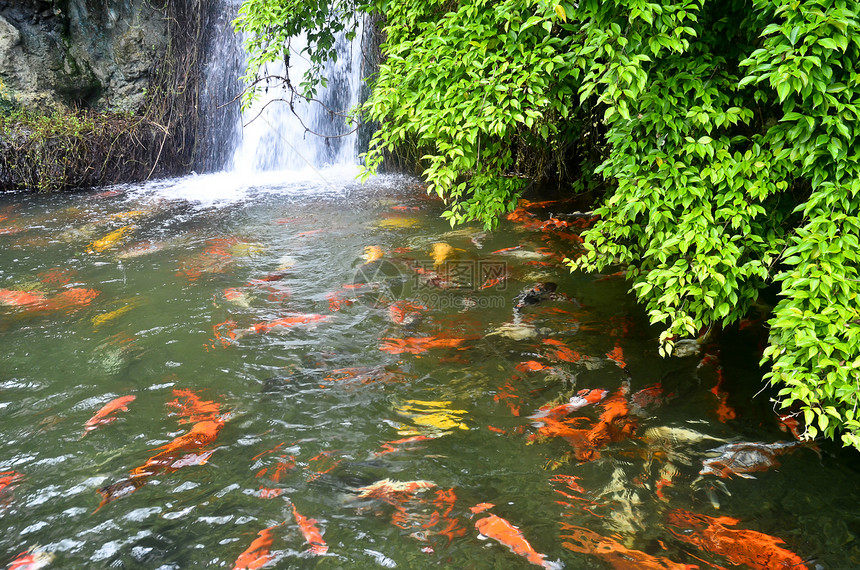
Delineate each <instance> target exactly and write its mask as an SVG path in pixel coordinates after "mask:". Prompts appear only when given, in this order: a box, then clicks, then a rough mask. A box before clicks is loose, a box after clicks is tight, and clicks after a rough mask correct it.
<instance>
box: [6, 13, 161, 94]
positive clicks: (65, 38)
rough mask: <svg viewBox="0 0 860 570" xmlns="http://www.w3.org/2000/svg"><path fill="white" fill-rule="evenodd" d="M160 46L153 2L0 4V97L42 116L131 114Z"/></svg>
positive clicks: (159, 26) (156, 15) (143, 90)
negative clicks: (83, 111) (57, 112)
mask: <svg viewBox="0 0 860 570" xmlns="http://www.w3.org/2000/svg"><path fill="white" fill-rule="evenodd" d="M167 46H168V21H167V18H166V17H165V12H164V6H159V3H158V2H153V1H149V0H51V1H44V0H11V1H10V0H0V98H2V99H3V100H5V103H6V104H7V105H8V104H9V103H10V102H15V103H18V104H19V105H21V106H23V107H26V108H30V109H41V110H46V109H58V108H60V109H62V108H68V107H74V108H94V109H99V110H106V109H111V110H137V109H139V108H140V107H141V106H142V105H143V103H144V100H145V97H146V91H147V88H148V86H149V84H150V80H151V79H152V77H153V74H154V67H155V66H156V64H157V62H158V61H159V60H160V59H161V57H162V55H163V53H164V51H165V49H166V48H167Z"/></svg>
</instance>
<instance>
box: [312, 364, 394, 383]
mask: <svg viewBox="0 0 860 570" xmlns="http://www.w3.org/2000/svg"><path fill="white" fill-rule="evenodd" d="M404 376H405V374H404V373H403V371H402V370H399V369H394V370H389V369H388V368H386V367H384V366H357V367H354V368H337V369H335V370H332V371H331V372H329V375H328V376H326V377H325V378H324V380H325V381H326V382H338V383H342V384H348V385H352V384H361V385H365V386H366V385H368V384H375V383H376V382H382V383H384V384H390V383H395V382H405V380H404V379H403V377H404Z"/></svg>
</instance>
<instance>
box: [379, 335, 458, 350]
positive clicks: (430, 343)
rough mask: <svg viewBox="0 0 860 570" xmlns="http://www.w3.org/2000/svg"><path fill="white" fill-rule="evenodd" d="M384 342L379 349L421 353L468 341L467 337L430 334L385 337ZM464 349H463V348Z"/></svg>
mask: <svg viewBox="0 0 860 570" xmlns="http://www.w3.org/2000/svg"><path fill="white" fill-rule="evenodd" d="M380 340H383V341H384V342H383V343H382V344H380V345H379V350H383V351H385V352H390V353H391V354H403V353H404V352H406V353H409V354H421V353H423V352H427V351H428V350H429V349H431V348H458V347H460V345H461V344H463V343H464V342H466V340H467V339H465V338H439V337H436V336H430V337H425V338H420V337H408V338H383V339H380ZM461 350H462V349H461Z"/></svg>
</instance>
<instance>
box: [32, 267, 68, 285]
mask: <svg viewBox="0 0 860 570" xmlns="http://www.w3.org/2000/svg"><path fill="white" fill-rule="evenodd" d="M76 274H77V271H76V270H74V269H61V268H59V267H55V268H54V269H49V270H48V271H43V272H41V273H39V275H38V277H39V281H41V282H42V283H45V284H47V285H68V284H69V283H71V281H72V278H73V277H74V276H75V275H76Z"/></svg>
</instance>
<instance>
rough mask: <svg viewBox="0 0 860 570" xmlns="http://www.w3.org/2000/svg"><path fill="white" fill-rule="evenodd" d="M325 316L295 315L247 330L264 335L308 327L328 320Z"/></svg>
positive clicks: (253, 326) (311, 314) (313, 314)
mask: <svg viewBox="0 0 860 570" xmlns="http://www.w3.org/2000/svg"><path fill="white" fill-rule="evenodd" d="M330 318H331V317H329V316H327V315H317V314H315V313H305V314H295V315H293V316H290V317H283V318H280V319H275V320H274V321H268V322H263V323H257V324H255V325H251V326H250V327H249V328H248V330H249V331H250V332H253V333H258V334H265V333H267V332H269V331H271V330H273V329H284V328H290V327H294V326H296V325H308V324H312V323H318V322H321V321H325V320H328V319H330Z"/></svg>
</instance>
